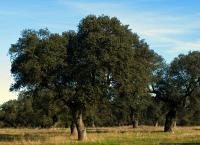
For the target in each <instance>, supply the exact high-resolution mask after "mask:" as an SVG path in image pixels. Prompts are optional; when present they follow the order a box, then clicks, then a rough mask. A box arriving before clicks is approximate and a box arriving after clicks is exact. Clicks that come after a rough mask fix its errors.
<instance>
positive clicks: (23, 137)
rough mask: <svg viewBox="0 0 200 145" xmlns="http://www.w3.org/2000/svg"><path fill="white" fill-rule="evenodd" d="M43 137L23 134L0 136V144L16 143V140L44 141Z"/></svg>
mask: <svg viewBox="0 0 200 145" xmlns="http://www.w3.org/2000/svg"><path fill="white" fill-rule="evenodd" d="M45 139H46V138H45V137H44V136H39V135H34V134H33V135H32V134H24V135H18V134H17V135H11V134H0V142H2V141H16V140H30V141H34V140H45Z"/></svg>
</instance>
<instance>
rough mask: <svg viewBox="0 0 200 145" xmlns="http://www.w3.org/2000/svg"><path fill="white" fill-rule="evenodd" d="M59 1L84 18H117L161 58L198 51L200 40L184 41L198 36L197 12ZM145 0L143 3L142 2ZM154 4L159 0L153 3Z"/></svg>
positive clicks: (198, 22) (104, 3)
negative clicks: (94, 15)
mask: <svg viewBox="0 0 200 145" xmlns="http://www.w3.org/2000/svg"><path fill="white" fill-rule="evenodd" d="M58 1H59V3H60V4H63V5H65V6H70V7H74V8H75V9H76V10H77V11H79V12H80V13H82V14H83V15H87V14H97V15H99V14H107V15H110V16H117V17H119V18H120V20H121V21H122V22H123V23H125V24H129V25H130V28H132V30H133V31H134V32H137V33H138V34H139V35H140V36H141V38H145V39H146V41H148V42H149V43H150V45H151V48H155V49H156V50H158V51H162V52H164V53H165V54H164V55H166V54H171V56H174V55H178V53H186V52H188V51H190V50H200V41H199V40H196V39H194V40H190V39H187V37H188V38H189V37H192V36H193V35H198V33H199V32H200V31H199V30H200V13H198V12H196V13H188V14H184V15H183V14H181V13H173V12H171V13H169V12H165V11H164V10H163V11H162V10H161V11H154V10H152V9H147V10H144V9H139V8H138V5H137V4H136V3H137V2H139V1H134V2H135V4H136V5H134V4H133V5H132V6H131V7H130V6H128V5H126V4H125V3H122V2H121V3H113V2H106V1H103V2H99V1H98V2H96V1H93V2H91V1H90V2H88V1H80V0H79V1H70V0H58ZM145 1H146V0H143V2H145ZM140 2H141V1H140ZM154 2H161V1H160V0H155V1H154ZM101 12H103V13H101ZM182 37H184V38H185V39H184V40H182ZM173 54H174V55H173ZM166 57H167V56H166ZM167 59H168V61H169V60H171V59H172V57H167Z"/></svg>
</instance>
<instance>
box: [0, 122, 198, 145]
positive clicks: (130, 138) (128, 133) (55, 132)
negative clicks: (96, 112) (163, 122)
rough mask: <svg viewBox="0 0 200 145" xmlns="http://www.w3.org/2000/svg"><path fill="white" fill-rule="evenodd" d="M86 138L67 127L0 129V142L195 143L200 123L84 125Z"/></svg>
mask: <svg viewBox="0 0 200 145" xmlns="http://www.w3.org/2000/svg"><path fill="white" fill-rule="evenodd" d="M87 132H88V133H87V140H86V141H84V142H83V143H80V142H78V141H77V140H76V138H74V137H71V138H70V137H69V129H56V128H51V129H27V128H25V129H10V128H5V129H0V145H69V144H88V145H109V144H110V145H131V144H159V143H199V144H200V127H198V126H195V127H177V128H175V133H164V132H163V127H149V126H140V127H139V128H137V129H132V128H131V127H129V126H128V127H115V128H96V129H94V128H88V129H87Z"/></svg>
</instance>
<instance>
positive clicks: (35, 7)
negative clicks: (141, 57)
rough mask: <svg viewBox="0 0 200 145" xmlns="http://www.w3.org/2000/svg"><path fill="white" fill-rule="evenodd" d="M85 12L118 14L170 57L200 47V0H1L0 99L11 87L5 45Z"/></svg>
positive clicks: (70, 22) (71, 25) (67, 24)
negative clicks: (25, 31)
mask: <svg viewBox="0 0 200 145" xmlns="http://www.w3.org/2000/svg"><path fill="white" fill-rule="evenodd" d="M88 14H95V15H102V14H105V15H109V16H116V17H118V18H119V19H120V20H121V22H122V23H123V24H129V26H130V28H131V29H132V31H133V32H137V33H138V34H139V36H140V37H141V38H142V39H145V40H146V41H147V42H148V44H149V45H150V48H151V49H154V50H155V51H156V52H157V53H158V54H160V55H162V56H163V57H164V58H165V59H166V61H167V62H170V61H171V60H172V59H173V58H174V57H176V56H177V55H178V54H180V53H187V52H188V51H190V50H191V51H192V50H200V1H199V0H132V1H131V0H123V1H122V0H0V104H2V103H3V102H5V101H8V100H9V99H16V98H17V95H16V93H10V92H9V87H10V84H11V83H12V82H13V80H12V77H11V74H10V60H9V55H8V49H9V47H10V45H11V44H12V43H15V42H16V41H17V39H18V38H19V37H20V33H21V31H22V30H23V29H26V28H31V29H36V30H37V29H39V28H48V29H49V30H50V31H51V32H59V33H60V32H63V31H67V30H77V25H78V23H79V21H80V20H81V19H82V18H83V17H85V16H86V15H88Z"/></svg>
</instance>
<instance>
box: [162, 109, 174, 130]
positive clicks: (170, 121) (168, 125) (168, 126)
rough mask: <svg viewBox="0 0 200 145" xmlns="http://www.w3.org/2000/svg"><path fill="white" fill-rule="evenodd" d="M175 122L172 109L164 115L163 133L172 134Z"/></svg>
mask: <svg viewBox="0 0 200 145" xmlns="http://www.w3.org/2000/svg"><path fill="white" fill-rule="evenodd" d="M175 121H176V109H172V110H170V111H169V112H168V113H167V115H166V120H165V128H164V132H173V127H174V123H175Z"/></svg>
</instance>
